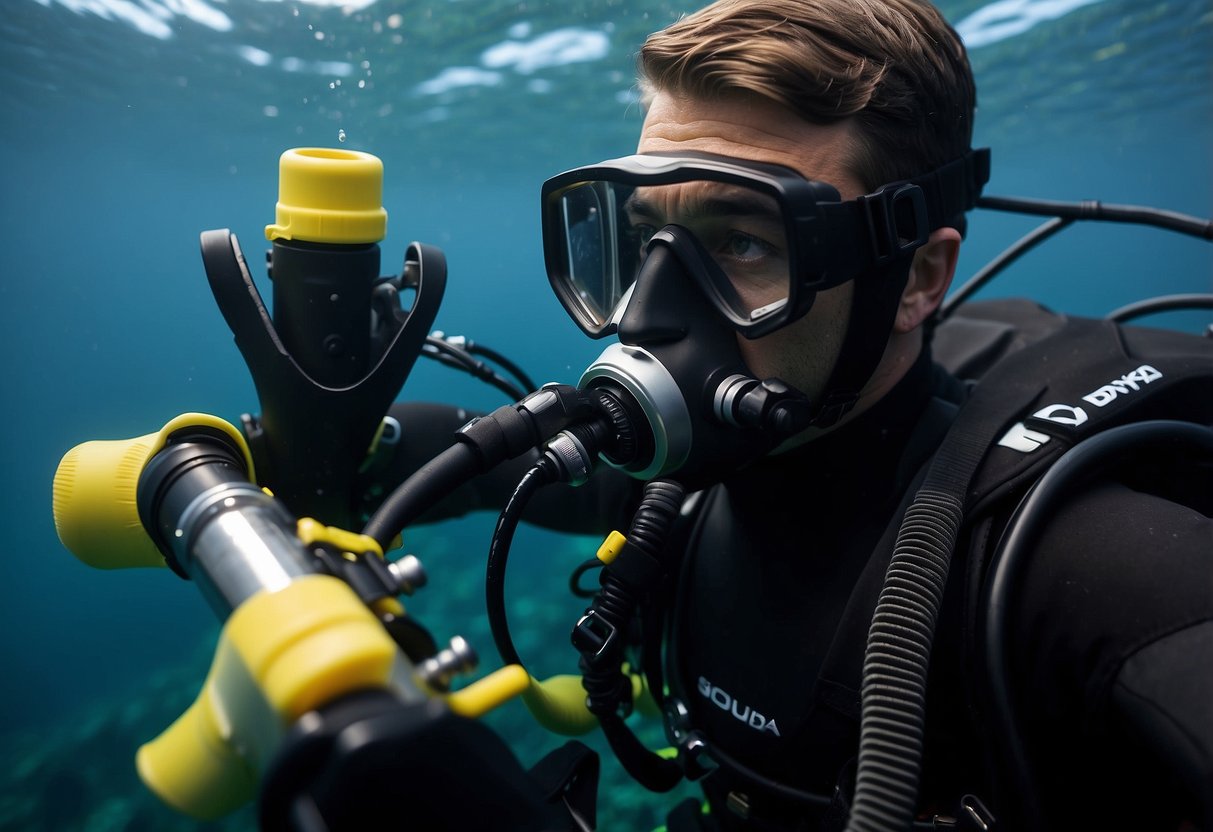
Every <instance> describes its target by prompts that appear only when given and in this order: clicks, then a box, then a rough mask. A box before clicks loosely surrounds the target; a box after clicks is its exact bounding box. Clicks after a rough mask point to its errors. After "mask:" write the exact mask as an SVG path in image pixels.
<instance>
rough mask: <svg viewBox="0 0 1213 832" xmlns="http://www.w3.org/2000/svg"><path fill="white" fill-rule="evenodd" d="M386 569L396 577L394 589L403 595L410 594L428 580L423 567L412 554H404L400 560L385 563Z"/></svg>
mask: <svg viewBox="0 0 1213 832" xmlns="http://www.w3.org/2000/svg"><path fill="white" fill-rule="evenodd" d="M387 571H388V572H391V573H392V577H393V578H395V579H396V591H397V592H398V593H402V594H404V595H412V594H413V593H414V592H415V591H416V590H418V589H420V588H421V587H423V586H425V584H426V581H428V580H429V578H428V577H427V576H426V574H425V567H424V566H422V565H421V561H419V560H418V559H417V558H416V556H414V555H405V556H404V557H402V558H401V559H400V560H396V561H392V562H391V563H389V564H388V565H387Z"/></svg>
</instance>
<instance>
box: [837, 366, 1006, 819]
mask: <svg viewBox="0 0 1213 832" xmlns="http://www.w3.org/2000/svg"><path fill="white" fill-rule="evenodd" d="M998 398H999V397H998V395H997V394H996V392H995V393H991V394H984V392H983V390H982V388H980V387H979V388H978V389H977V390H975V391H974V393H973V395H972V396H971V397H970V398H969V400H968V402H966V404H965V407H964V408H962V410H961V412H960V414H959V415H958V416H957V418H956V421H955V422H954V423H953V425H952V429H951V431H950V432H949V438H948V439H947V440H945V441H944V443H943V444H942V445H941V446H940V448H939V450H938V451H937V452H936V454H935V457H934V458H933V459H932V461H931V463H930V466H929V467H928V468H927V471H926V474H925V475H924V476H923V480H922V484H921V486H920V487H919V489H918V491H917V492H916V493H915V494H914V500H913V502H912V503H911V505H910V507H909V508H908V509H907V510H906V513H905V516H904V518H903V520H902V523H901V526H900V528H899V529H898V532H897V540H896V543H895V544H894V546H893V554H892V557H891V558H890V560H889V566H888V569H887V571H886V572H885V581H884V586H883V588H882V589H881V591H880V596H879V598H878V599H877V601H876V609H875V611H874V612H873V614H872V625H871V628H870V629H869V630H868V642H867V647H866V649H865V651H864V662H863V681H862V685H861V689H860V717H859V761H858V767H857V769H856V774H855V795H854V799H853V800H852V803H851V812H850V816H849V817H848V819H847V826H846V829H847V832H877V831H878V830H879V832H886V830H890V829H909V828H911V826H912V825H913V822H914V809H915V807H916V803H917V799H918V779H919V775H920V773H921V769H922V749H923V738H924V735H925V723H926V697H927V671H928V668H929V666H930V659H931V644H932V642H933V640H934V637H935V623H936V620H937V619H938V617H939V609H940V606H941V605H942V603H943V593H944V588H945V586H946V585H947V582H948V569H949V566H950V565H951V559H952V552H953V551H954V550H955V548H956V539H957V536H958V535H959V533H960V527H961V522H962V520H963V519H964V499H965V495H966V494H967V492H968V488H969V483H970V482H971V481H972V479H973V474H974V473H975V472H976V470H977V466H978V465H979V464H980V462H981V460H982V458H983V457H984V456H985V451H986V449H987V448H989V447H990V445H991V444H992V442H993V439H994V434H995V432H996V431H997V430H998V428H999V426H1001V425H1002V420H1001V418H998V416H999V413H1000V410H1001V408H1000V403H999V402H998Z"/></svg>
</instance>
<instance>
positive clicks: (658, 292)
mask: <svg viewBox="0 0 1213 832" xmlns="http://www.w3.org/2000/svg"><path fill="white" fill-rule="evenodd" d="M696 303H698V304H701V305H702V304H703V303H704V300H703V295H702V293H701V292H700V291H699V289H698V288H697V287H696V286H695V285H694V284H693V282H692V281H691V279H690V277H689V276H688V275H687V273H686V268H685V267H684V266H683V264H682V261H681V260H679V258H678V256H677V255H676V254H674V252H673V251H672V250H671V249H670V247H669V246H667V245H664V244H662V243H661V242H660V241H658V240H657V239H656V238H654V243H652V244H650V247H649V251H648V253H647V254H646V255H645V259H644V262H643V263H642V264H641V266H640V272H639V274H637V275H636V283H635V286H634V287H633V289H632V297H631V300H630V302H629V303H628V306H627V309H625V310H624V313H623V317H622V318H621V319H620V321H619V341H620V343H623V344H631V345H635V346H639V347H643V346H650V345H655V344H668V343H671V342H673V341H680V340H682V339H683V338H684V337H686V334H687V328H688V327H687V322H688V321H689V320H691V316H692V314H693V312H692V308H691V307H692V305H693V304H696Z"/></svg>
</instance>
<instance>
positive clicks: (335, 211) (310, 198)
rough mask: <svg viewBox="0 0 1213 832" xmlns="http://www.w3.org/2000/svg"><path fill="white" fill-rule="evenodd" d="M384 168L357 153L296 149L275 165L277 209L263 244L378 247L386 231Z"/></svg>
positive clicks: (326, 149) (305, 148) (268, 226)
mask: <svg viewBox="0 0 1213 832" xmlns="http://www.w3.org/2000/svg"><path fill="white" fill-rule="evenodd" d="M382 203H383V162H381V161H380V160H379V158H378V157H377V156H372V155H371V154H369V153H362V152H360V151H357V150H338V149H334V148H324V147H299V148H295V149H293V150H288V151H286V152H285V153H283V154H282V156H281V158H280V159H279V160H278V204H277V206H275V211H274V219H275V221H274V224H273V225H267V226H266V227H265V237H266V239H267V240H279V239H281V240H304V241H306V242H311V243H341V244H358V243H363V244H365V243H377V242H379V241H380V240H382V239H383V237H384V234H385V233H386V231H387V211H385V210H384V209H383V204H382Z"/></svg>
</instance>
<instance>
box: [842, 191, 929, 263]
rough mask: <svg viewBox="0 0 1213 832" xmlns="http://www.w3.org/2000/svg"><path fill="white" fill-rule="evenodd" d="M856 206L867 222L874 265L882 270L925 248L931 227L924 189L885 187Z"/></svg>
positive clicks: (859, 199) (865, 197) (859, 201)
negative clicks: (889, 264)
mask: <svg viewBox="0 0 1213 832" xmlns="http://www.w3.org/2000/svg"><path fill="white" fill-rule="evenodd" d="M856 202H858V203H859V206H860V208H861V210H862V211H863V215H864V218H865V219H866V220H867V222H866V223H865V224H866V227H867V230H868V242H869V243H871V247H872V262H873V265H876V266H883V265H885V264H886V263H889V262H890V261H892V260H895V259H896V258H898V257H902V256H904V255H906V254H909V253H910V252H912V251H914V250H915V249H918V248H921V247H922V246H924V245H926V242H927V237H929V236H930V233H931V227H930V224H929V223H928V222H927V201H926V197H925V196H924V195H923V192H922V188H920V187H918V186H917V185H913V184H908V183H902V184H900V185H886V186H884V187H883V188H881V189H880V190H879V191H876V192H875V193H873V194H869V195H868V196H861V197H859V198H858V199H857V200H856Z"/></svg>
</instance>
